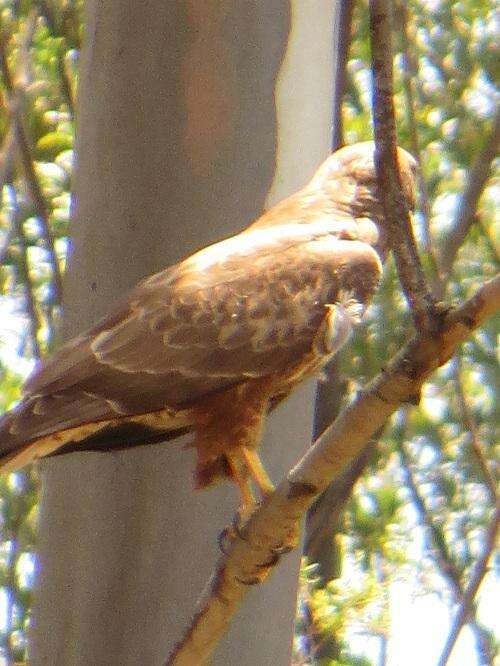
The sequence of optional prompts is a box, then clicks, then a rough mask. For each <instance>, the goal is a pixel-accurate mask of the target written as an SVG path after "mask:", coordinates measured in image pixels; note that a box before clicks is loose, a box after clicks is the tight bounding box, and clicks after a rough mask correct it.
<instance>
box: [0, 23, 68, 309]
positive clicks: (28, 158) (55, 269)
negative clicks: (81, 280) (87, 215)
mask: <svg viewBox="0 0 500 666" xmlns="http://www.w3.org/2000/svg"><path fill="white" fill-rule="evenodd" d="M6 43H7V40H6V34H5V32H4V31H2V29H1V26H0V70H1V72H2V75H3V80H4V85H5V89H6V91H7V96H8V99H7V106H8V109H9V113H10V117H11V121H12V127H13V129H14V133H15V139H16V144H17V147H18V150H19V155H20V159H21V163H22V166H23V169H24V175H25V178H26V183H27V186H28V189H29V192H30V194H31V198H32V200H33V205H34V207H35V210H36V214H37V217H38V218H39V219H40V222H41V228H42V238H43V242H44V245H45V248H46V250H47V253H48V255H49V262H50V265H51V268H52V289H53V299H54V302H55V303H56V304H57V305H60V304H61V300H62V277H61V270H60V267H59V260H58V258H57V254H56V251H55V246H54V239H53V237H52V232H51V230H50V222H49V212H48V206H47V203H46V201H45V197H44V195H43V192H42V188H41V186H40V182H39V180H38V176H37V173H36V169H35V160H34V158H33V155H32V152H31V147H30V144H29V140H28V136H27V132H26V129H25V127H24V121H23V118H22V115H21V111H20V109H21V105H22V100H21V95H20V93H19V89H18V88H16V87H15V86H14V83H13V78H12V74H11V71H10V66H9V63H8V59H7V53H6V49H5V45H6Z"/></svg>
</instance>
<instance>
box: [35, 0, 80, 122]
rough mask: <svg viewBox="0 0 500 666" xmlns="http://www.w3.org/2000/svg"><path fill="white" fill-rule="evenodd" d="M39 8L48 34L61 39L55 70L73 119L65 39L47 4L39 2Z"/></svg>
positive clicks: (73, 112) (73, 107)
mask: <svg viewBox="0 0 500 666" xmlns="http://www.w3.org/2000/svg"><path fill="white" fill-rule="evenodd" d="M37 4H38V6H39V8H40V13H41V14H42V16H43V18H44V19H45V21H46V23H47V26H48V28H49V30H50V32H51V33H52V34H53V35H54V36H57V37H61V38H62V43H61V44H60V46H59V49H58V51H57V69H58V72H59V78H60V79H61V91H62V94H63V96H64V98H65V99H66V104H67V105H68V109H69V112H70V114H71V117H72V118H74V117H75V96H74V93H73V85H72V83H71V80H70V78H69V76H68V72H67V70H66V63H65V59H64V57H65V52H66V50H67V47H66V37H65V35H64V34H63V32H62V30H60V29H59V26H58V24H57V20H56V17H55V15H54V11H53V9H52V7H51V6H50V5H49V3H48V2H46V1H45V0H39V2H38V3H37Z"/></svg>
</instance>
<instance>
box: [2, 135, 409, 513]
mask: <svg viewBox="0 0 500 666" xmlns="http://www.w3.org/2000/svg"><path fill="white" fill-rule="evenodd" d="M373 154H374V144H373V143H372V142H367V143H360V144H356V145H353V146H348V147H345V148H342V149H341V150H338V151H337V152H335V153H334V154H333V155H331V156H330V157H329V158H328V159H327V160H326V161H325V162H324V163H323V165H322V166H321V167H320V168H319V169H318V171H317V172H316V173H315V175H314V176H313V178H312V180H311V181H310V182H309V184H307V185H306V186H305V187H304V188H303V189H302V190H300V191H299V192H297V193H296V194H293V195H292V196H291V197H289V198H288V199H286V200H284V201H282V202H281V203H279V204H278V205H276V206H274V207H273V208H271V209H270V210H269V211H267V212H266V213H264V215H262V217H260V218H259V219H258V220H257V221H256V222H254V223H253V224H251V225H250V226H249V227H248V228H246V229H245V230H244V231H242V232H241V233H239V234H237V235H236V236H232V237H230V238H227V239H226V240H223V241H221V242H219V243H216V244H214V245H211V246H209V247H207V248H205V249H203V250H200V251H199V252H196V253H195V254H193V255H192V256H190V257H188V258H187V259H184V260H183V261H181V262H180V263H178V264H176V265H175V266H172V267H170V268H167V269H165V270H164V271H162V272H160V273H157V274H156V275H152V276H151V277H149V278H147V279H145V280H144V281H142V282H141V283H140V284H139V285H138V286H137V287H136V288H135V289H134V290H133V291H132V292H131V293H130V294H129V296H128V298H127V299H126V300H125V301H124V302H123V303H122V305H121V306H119V307H117V308H116V309H115V310H114V312H112V313H111V314H110V315H109V316H107V317H105V318H104V319H102V320H101V321H100V322H99V323H98V324H97V325H96V326H94V327H93V328H92V329H90V330H89V331H87V332H86V333H84V334H82V335H80V336H78V337H77V338H75V339H73V340H71V341H70V342H68V343H67V344H66V345H64V346H63V347H62V348H61V349H60V350H59V351H58V352H57V353H55V354H54V355H53V356H52V357H51V358H48V359H47V360H45V361H44V362H43V363H41V364H40V366H39V367H38V368H37V369H36V370H35V372H34V373H33V375H32V376H31V377H30V378H29V379H28V381H27V382H26V385H25V387H24V394H23V399H22V401H21V402H20V403H19V404H18V405H17V406H16V407H15V408H14V409H13V410H12V411H10V412H8V413H7V414H5V415H4V416H3V418H2V420H1V421H0V470H2V471H4V472H8V471H12V470H15V469H18V468H19V467H22V466H23V465H26V464H28V463H30V462H32V461H33V460H35V459H36V458H39V457H42V456H49V455H55V454H63V453H69V452H71V451H91V450H93V451H103V450H104V451H108V450H112V449H119V448H125V447H131V446H138V445H143V444H151V443H154V442H160V441H165V440H167V439H171V438H173V437H175V436H177V435H179V434H182V433H185V432H189V431H191V432H193V433H194V438H193V442H192V445H193V446H194V447H196V449H197V454H198V458H197V465H196V475H195V476H196V485H197V486H198V487H201V486H205V485H207V484H209V483H210V482H212V481H213V480H215V479H216V478H218V477H224V476H229V477H231V478H232V479H234V481H235V482H236V483H237V484H238V486H239V488H240V491H241V495H242V502H243V505H246V506H248V505H250V504H251V503H252V501H253V494H252V488H251V479H253V481H254V482H255V484H256V485H257V488H258V489H259V490H260V491H261V493H266V492H267V491H269V490H270V489H271V487H272V486H271V483H270V481H269V479H268V477H267V475H266V473H265V471H264V469H263V467H262V464H261V462H260V459H259V457H258V453H257V446H258V444H259V442H260V439H261V430H262V425H263V421H264V418H265V416H266V414H267V412H268V411H269V410H270V409H271V408H272V407H273V406H274V405H276V404H277V402H279V401H280V400H281V399H282V398H284V397H285V396H286V395H287V394H288V393H290V391H291V390H293V388H294V387H295V386H296V385H297V384H298V383H299V382H300V381H302V380H303V379H304V378H306V377H309V376H311V375H313V374H314V373H317V372H318V371H319V370H320V369H321V368H322V367H323V366H324V365H325V363H327V361H328V360H329V359H330V358H331V357H332V355H333V354H335V352H336V351H337V350H338V349H339V347H340V346H342V345H343V344H344V343H345V342H346V340H347V339H348V337H349V334H350V331H351V329H352V327H353V325H355V324H356V323H357V322H358V321H359V319H360V317H361V315H362V314H363V311H364V310H365V308H366V306H367V304H368V302H369V301H370V299H371V297H372V295H373V293H374V291H375V289H376V287H377V284H378V281H379V279H380V275H381V271H382V266H381V261H383V259H384V258H385V254H386V249H387V239H386V236H385V232H384V225H383V219H382V208H381V205H380V201H379V199H378V197H377V183H376V176H375V168H374V156H373ZM398 160H399V167H400V172H401V177H402V185H403V189H404V193H405V196H406V199H407V202H408V205H409V207H413V203H414V187H415V166H416V165H415V161H414V159H413V158H412V157H411V156H410V155H409V154H408V153H407V152H405V151H404V150H402V149H398Z"/></svg>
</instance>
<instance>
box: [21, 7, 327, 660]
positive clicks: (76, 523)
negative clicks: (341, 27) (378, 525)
mask: <svg viewBox="0 0 500 666" xmlns="http://www.w3.org/2000/svg"><path fill="white" fill-rule="evenodd" d="M333 11H334V10H333V9H332V3H331V2H329V1H327V0H324V1H321V2H319V3H314V5H311V3H309V0H300V1H299V0H297V1H296V2H293V3H291V6H290V3H289V2H287V1H285V0H275V1H274V2H272V3H266V2H240V3H219V2H197V1H196V0H186V1H185V2H183V3H181V2H175V3H174V2H161V1H160V0H157V1H156V2H153V1H150V2H141V3H138V2H134V0H106V2H105V3H102V2H98V1H97V0H91V1H89V2H88V3H87V13H88V22H87V33H86V35H87V38H86V46H85V50H84V55H83V58H82V65H81V76H80V102H79V117H78V142H77V145H78V164H77V169H76V174H75V180H74V193H75V210H74V220H73V227H72V237H73V242H72V248H71V253H70V258H69V265H68V273H67V276H66V284H65V334H66V336H70V335H74V334H75V333H77V332H79V331H80V330H82V329H84V328H86V327H88V326H89V325H90V324H91V323H93V322H94V321H95V320H96V318H97V317H99V316H100V315H102V314H103V313H105V312H106V311H107V310H109V309H110V308H111V307H112V306H113V305H114V304H115V303H116V302H117V300H118V299H119V297H120V296H121V295H122V294H123V293H124V292H125V291H126V290H127V289H129V288H130V287H132V286H133V285H134V284H135V283H136V282H137V281H138V280H139V279H140V278H142V277H143V276H145V275H147V274H149V273H152V272H154V271H157V270H160V269H161V268H163V267H165V266H166V265H168V264H169V263H173V262H175V261H177V260H179V259H180V258H181V257H183V256H185V255H186V254H188V253H190V252H192V251H193V250H195V249H197V248H200V247H201V246H203V245H205V244H207V243H209V242H211V241H214V240H217V239H220V238H221V237H224V236H227V235H229V234H231V233H233V232H235V231H237V230H239V229H240V228H242V227H243V226H245V225H246V224H248V223H249V222H251V221H252V220H253V219H254V218H255V217H256V216H258V215H259V213H260V212H261V211H262V208H263V207H264V205H265V202H266V197H268V199H267V201H268V203H270V202H272V201H274V200H276V199H278V198H281V197H282V196H285V195H287V194H288V193H290V192H291V191H292V190H293V189H294V188H295V187H297V186H299V185H301V184H303V183H304V182H305V181H306V180H307V178H308V177H309V175H310V174H311V173H312V171H313V170H314V168H315V167H316V166H317V164H318V163H319V162H320V161H321V160H322V159H323V158H324V157H325V155H326V154H327V153H328V151H329V144H330V122H331V88H332V84H331V68H332V59H333V55H332V39H331V26H332V22H333V17H332V14H333ZM278 75H279V80H278V83H277V77H278ZM275 92H276V101H277V104H276V106H275ZM278 128H279V129H278ZM312 393H313V387H312V385H308V386H305V387H303V388H302V389H301V390H300V391H299V392H298V393H297V394H296V395H295V396H293V397H292V398H291V399H290V400H289V401H288V402H287V403H286V404H285V405H283V406H282V407H281V408H280V409H279V410H277V412H276V414H275V415H273V417H272V418H271V420H270V421H271V422H270V426H269V428H268V432H267V435H266V438H265V443H264V445H263V451H264V455H263V457H264V460H265V463H266V465H267V467H268V469H269V471H270V473H271V475H272V476H273V477H274V479H276V480H278V479H279V478H280V476H282V475H283V474H284V473H285V471H286V470H287V468H289V467H290V466H291V464H292V463H293V461H294V460H295V459H297V458H298V456H299V454H300V453H301V452H302V451H303V450H304V449H305V448H306V447H307V446H308V444H309V441H310V429H311V418H312ZM184 444H185V441H183V440H178V441H175V442H170V443H166V444H162V445H156V446H151V447H146V448H144V449H143V448H139V449H136V450H130V451H125V452H118V453H113V454H110V453H106V454H99V453H81V454H72V455H69V456H62V457H59V458H55V459H52V460H48V461H45V462H44V463H43V464H42V477H43V489H42V497H41V518H40V570H39V577H38V589H37V602H36V607H35V622H34V629H33V632H32V636H31V650H30V653H31V657H30V663H32V664H33V665H34V666H42V665H43V666H46V665H47V664H50V665H51V666H58V665H61V666H74V665H78V664H82V665H83V664H85V666H89V665H92V666H98V665H101V664H102V665H103V666H104V665H106V666H113V665H114V664H116V665H120V666H128V665H131V666H132V665H140V666H149V665H156V664H158V665H159V664H161V663H162V661H163V659H164V658H165V656H166V654H167V653H168V651H169V649H170V648H171V647H172V646H173V644H174V643H175V641H176V640H177V639H178V638H179V637H180V635H181V633H182V630H183V628H184V627H185V625H186V623H187V622H188V621H189V619H190V616H191V614H192V613H193V610H194V608H195V603H196V600H197V598H198V596H199V594H200V593H201V592H202V590H203V587H204V585H205V582H206V581H207V579H208V577H209V574H210V571H211V568H212V565H213V563H214V562H215V560H216V558H217V556H218V546H217V534H218V532H219V531H220V530H221V529H222V528H223V527H224V526H225V525H226V524H228V523H229V522H230V520H231V517H232V513H233V510H234V508H235V506H236V503H237V497H236V493H235V491H234V489H233V488H232V487H230V486H229V485H227V484H223V485H221V486H218V487H215V488H213V489H209V490H207V491H203V492H199V493H194V492H193V491H192V482H191V477H192V470H193V453H192V451H190V450H185V449H184V447H183V445H184ZM298 562H299V557H298V554H294V555H291V556H289V557H288V559H287V561H286V562H284V563H283V565H282V566H280V568H279V571H278V572H277V573H276V574H275V575H274V576H273V578H272V580H271V581H270V582H269V583H268V584H266V585H265V586H264V587H262V588H259V589H255V590H254V591H253V593H252V595H251V596H250V599H249V603H248V604H247V605H246V606H245V608H244V609H243V610H242V612H241V613H240V614H239V617H238V618H237V619H236V621H235V622H234V624H233V625H232V628H231V629H230V631H229V634H228V636H227V638H226V640H225V641H224V642H223V644H222V645H221V646H220V648H219V650H218V652H217V654H216V657H215V658H214V663H218V664H236V663H237V664H238V665H239V666H243V665H245V664H248V665H250V664H251V665H252V666H254V665H255V664H263V665H264V664H277V665H280V664H283V665H285V664H287V663H289V658H290V646H291V638H292V625H293V617H294V612H295V595H296V575H297V569H298ZM270 627H272V631H270Z"/></svg>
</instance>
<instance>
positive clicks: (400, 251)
mask: <svg viewBox="0 0 500 666" xmlns="http://www.w3.org/2000/svg"><path fill="white" fill-rule="evenodd" d="M370 40H371V48H372V68H373V77H374V91H373V123H374V133H375V144H376V147H375V164H376V167H377V177H378V184H379V196H380V200H381V202H382V208H383V211H384V218H385V224H386V225H387V231H388V236H389V239H390V243H391V247H392V250H393V252H394V258H395V261H396V267H397V269H398V274H399V278H400V280H401V284H402V287H403V291H404V293H405V296H406V299H407V301H408V304H409V306H410V308H411V312H412V315H413V319H414V323H415V326H416V328H417V329H420V328H424V329H425V328H427V329H430V328H432V325H433V310H434V302H433V298H432V296H431V294H430V292H429V289H428V287H427V284H426V282H425V276H424V272H423V270H422V265H421V263H420V259H419V256H418V251H417V246H416V243H415V238H414V236H413V230H412V226H411V220H410V215H409V212H408V208H407V205H406V201H405V197H404V195H403V190H402V185H401V179H400V174H399V169H398V160H397V140H396V121H395V111H394V101H393V94H394V93H393V83H392V81H393V71H392V21H391V3H390V2H389V0H370Z"/></svg>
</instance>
